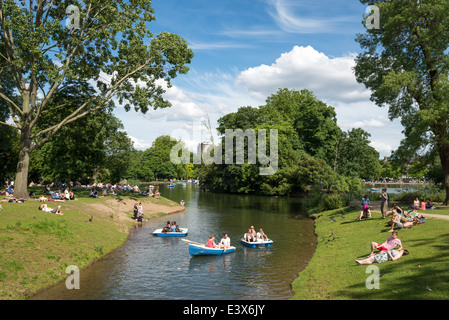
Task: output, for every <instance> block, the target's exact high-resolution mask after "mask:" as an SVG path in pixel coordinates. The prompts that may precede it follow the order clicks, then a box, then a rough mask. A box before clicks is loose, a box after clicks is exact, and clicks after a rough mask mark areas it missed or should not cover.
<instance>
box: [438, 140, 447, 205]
mask: <svg viewBox="0 0 449 320" xmlns="http://www.w3.org/2000/svg"><path fill="white" fill-rule="evenodd" d="M439 153H440V160H441V167H442V168H443V174H444V182H443V183H444V189H445V190H446V199H445V200H444V203H443V204H445V205H447V204H448V202H449V145H445V146H443V147H441V148H440V150H439Z"/></svg>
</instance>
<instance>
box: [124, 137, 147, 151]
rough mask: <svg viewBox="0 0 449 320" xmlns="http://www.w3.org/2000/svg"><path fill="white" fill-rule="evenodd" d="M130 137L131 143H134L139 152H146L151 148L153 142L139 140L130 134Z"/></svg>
mask: <svg viewBox="0 0 449 320" xmlns="http://www.w3.org/2000/svg"><path fill="white" fill-rule="evenodd" d="M128 137H129V138H130V139H131V141H132V142H133V143H134V148H135V149H138V150H145V149H148V148H149V147H151V144H152V143H151V142H147V141H144V140H141V139H138V138H136V137H133V136H131V135H130V134H129V133H128Z"/></svg>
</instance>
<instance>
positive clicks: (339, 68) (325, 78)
mask: <svg viewBox="0 0 449 320" xmlns="http://www.w3.org/2000/svg"><path fill="white" fill-rule="evenodd" d="M354 58H355V55H350V56H345V57H336V58H330V57H328V56H326V55H325V54H324V53H321V52H318V51H316V50H315V49H314V48H312V47H310V46H307V47H299V46H295V47H294V48H293V49H292V50H291V51H290V52H287V53H283V54H282V55H281V56H280V57H279V58H278V59H277V60H276V61H275V62H274V63H273V64H272V65H270V66H268V65H261V66H258V67H254V68H249V69H247V70H245V71H243V72H241V73H240V75H239V76H238V78H237V84H238V85H241V86H243V87H245V88H246V89H247V90H248V92H249V93H250V94H252V95H254V96H256V97H267V96H269V95H271V94H272V93H274V92H275V91H277V89H278V88H290V89H297V90H301V89H308V90H311V91H313V92H314V94H315V95H317V97H318V98H319V99H321V100H323V101H327V102H328V103H333V102H337V101H338V102H346V103H351V102H357V101H366V100H367V99H369V96H370V93H369V91H368V90H366V89H365V87H364V86H363V85H361V84H359V83H357V81H356V79H355V76H354V73H353V69H352V68H353V67H354V66H355V61H354Z"/></svg>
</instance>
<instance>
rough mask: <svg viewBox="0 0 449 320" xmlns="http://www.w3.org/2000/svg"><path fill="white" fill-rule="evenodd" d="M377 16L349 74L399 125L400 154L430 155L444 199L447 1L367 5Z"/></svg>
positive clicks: (448, 132) (448, 108)
mask: <svg viewBox="0 0 449 320" xmlns="http://www.w3.org/2000/svg"><path fill="white" fill-rule="evenodd" d="M361 3H363V4H366V3H370V4H375V5H376V6H377V7H378V8H379V12H380V28H379V29H374V28H373V29H367V30H366V32H365V33H363V34H358V35H357V38H356V41H357V42H358V43H359V44H360V46H361V48H362V50H363V52H362V53H360V54H359V55H358V57H357V59H356V67H355V74H356V77H357V80H358V81H359V82H360V83H363V84H365V86H366V87H367V88H369V89H370V90H371V92H372V95H371V100H372V101H374V102H375V103H376V104H377V105H378V106H379V107H388V110H389V117H390V119H395V118H400V119H401V123H402V125H403V126H404V131H403V132H404V134H405V139H404V140H403V141H402V143H401V145H402V149H403V150H408V153H403V154H404V155H406V157H407V158H408V159H410V158H411V153H418V154H422V153H425V152H427V151H432V150H435V151H436V152H437V153H438V155H439V157H440V161H441V165H442V169H443V172H444V176H445V188H446V203H447V201H448V200H449V125H448V124H449V99H448V97H449V80H448V76H449V56H448V48H449V36H448V33H449V20H448V18H447V17H448V16H449V2H448V1H446V0H420V1H418V0H407V1H368V0H361Z"/></svg>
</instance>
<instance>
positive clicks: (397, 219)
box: [388, 213, 419, 232]
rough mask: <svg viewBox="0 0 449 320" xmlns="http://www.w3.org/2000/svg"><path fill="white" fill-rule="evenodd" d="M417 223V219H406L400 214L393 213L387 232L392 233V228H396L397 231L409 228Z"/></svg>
mask: <svg viewBox="0 0 449 320" xmlns="http://www.w3.org/2000/svg"><path fill="white" fill-rule="evenodd" d="M418 222H419V219H418V218H410V219H409V218H406V217H404V216H403V215H401V214H398V213H395V214H393V217H392V218H391V228H390V230H388V232H393V228H394V227H395V226H396V227H398V228H399V229H402V228H410V227H413V226H415V225H417V224H418Z"/></svg>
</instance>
